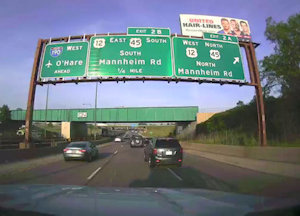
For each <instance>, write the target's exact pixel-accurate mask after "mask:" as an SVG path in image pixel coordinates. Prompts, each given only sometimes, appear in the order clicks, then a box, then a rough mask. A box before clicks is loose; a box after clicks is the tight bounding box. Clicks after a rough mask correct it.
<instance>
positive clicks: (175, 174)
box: [167, 168, 182, 181]
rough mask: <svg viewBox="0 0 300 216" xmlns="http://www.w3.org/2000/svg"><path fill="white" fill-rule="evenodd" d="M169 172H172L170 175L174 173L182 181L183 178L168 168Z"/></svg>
mask: <svg viewBox="0 0 300 216" xmlns="http://www.w3.org/2000/svg"><path fill="white" fill-rule="evenodd" d="M167 169H168V170H169V171H170V173H172V174H173V175H174V176H175V177H176V178H177V179H178V180H179V181H182V178H181V177H180V176H179V175H177V174H176V173H175V172H174V171H173V170H171V169H170V168H167Z"/></svg>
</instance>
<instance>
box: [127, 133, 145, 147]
mask: <svg viewBox="0 0 300 216" xmlns="http://www.w3.org/2000/svg"><path fill="white" fill-rule="evenodd" d="M130 147H131V148H133V147H144V139H143V137H142V136H139V135H134V136H132V137H131V140H130Z"/></svg>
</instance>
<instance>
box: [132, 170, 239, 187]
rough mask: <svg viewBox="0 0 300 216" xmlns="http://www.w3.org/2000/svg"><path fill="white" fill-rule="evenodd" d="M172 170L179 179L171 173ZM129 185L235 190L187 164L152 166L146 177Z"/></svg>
mask: <svg viewBox="0 0 300 216" xmlns="http://www.w3.org/2000/svg"><path fill="white" fill-rule="evenodd" d="M149 169H150V168H149ZM168 169H170V170H171V171H170V170H168ZM172 172H174V174H175V175H177V176H178V177H179V178H180V179H181V180H180V179H178V178H177V177H176V176H175V175H174V174H172ZM129 187H154V188H197V189H208V190H216V191H224V192H236V189H235V188H234V187H233V186H231V185H228V184H227V183H225V182H223V181H221V180H219V179H216V178H214V177H212V176H209V175H206V174H204V173H201V172H199V171H198V170H196V169H194V168H192V167H189V166H182V167H180V168H177V167H175V166H159V167H155V168H152V169H151V171H150V174H149V176H148V178H147V179H145V180H141V179H136V180H134V181H132V182H131V183H130V184H129Z"/></svg>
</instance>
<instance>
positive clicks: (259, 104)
mask: <svg viewBox="0 0 300 216" xmlns="http://www.w3.org/2000/svg"><path fill="white" fill-rule="evenodd" d="M244 47H245V50H246V55H247V61H248V67H249V73H250V77H251V81H252V82H254V83H255V84H256V85H255V93H256V108H257V120H258V137H259V143H260V146H267V133H266V121H265V107H264V99H263V94H262V87H261V83H260V77H259V70H258V65H257V61H256V55H255V49H254V46H253V44H252V43H250V44H247V45H246V46H244ZM252 79H253V80H252Z"/></svg>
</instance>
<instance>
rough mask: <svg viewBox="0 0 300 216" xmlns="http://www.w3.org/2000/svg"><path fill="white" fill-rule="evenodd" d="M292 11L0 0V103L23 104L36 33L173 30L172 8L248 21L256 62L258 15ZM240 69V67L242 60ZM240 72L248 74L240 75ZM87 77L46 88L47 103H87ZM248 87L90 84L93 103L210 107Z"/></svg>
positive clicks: (255, 3) (290, 6)
mask: <svg viewBox="0 0 300 216" xmlns="http://www.w3.org/2000/svg"><path fill="white" fill-rule="evenodd" d="M299 12H300V1H299V0H285V1H282V0H272V1H271V0H270V1H267V0H251V1H241V0H226V1H224V0H222V1H217V0H210V1H201V0H184V1H183V0H151V1H150V0H148V1H144V0H110V1H101V0H59V1H55V0H51V1H43V0H27V1H24V0H1V1H0V29H1V31H0V32H1V34H0V48H1V50H0V106H2V105H3V104H7V105H8V106H9V107H10V109H16V108H22V109H25V108H26V106H27V97H28V89H29V81H30V76H31V70H32V64H33V59H34V52H35V49H36V44H37V41H38V39H39V38H44V39H46V38H50V37H51V38H54V37H63V36H69V35H82V34H94V33H108V32H110V33H125V32H126V31H127V27H164V28H165V27H168V28H170V29H171V32H172V33H178V34H180V33H181V32H180V23H179V14H199V15H211V16H224V17H233V18H239V19H245V20H248V22H249V25H250V28H251V33H252V38H253V41H254V42H257V43H260V44H261V45H260V46H259V47H258V48H257V49H256V56H257V59H258V60H262V59H263V58H264V56H267V55H270V54H271V53H272V52H274V50H273V45H272V44H271V43H270V42H269V41H267V40H266V38H265V36H264V31H265V28H266V22H265V20H266V18H267V17H269V16H271V17H272V18H273V19H274V20H275V21H276V22H279V21H286V20H287V19H288V17H289V16H291V15H293V14H296V13H299ZM244 67H246V65H245V62H244ZM245 76H246V78H247V77H249V75H248V74H247V73H246V74H245ZM95 86H96V84H95V83H83V84H78V85H75V84H60V85H56V86H53V85H50V86H49V99H48V108H49V109H55V108H58V109H60V108H61V109H67V108H91V107H94V106H95ZM46 89H47V88H46V86H45V85H44V86H42V87H40V86H38V87H37V89H36V96H35V109H44V108H45V104H46ZM254 95H255V91H254V88H253V87H249V86H243V87H239V86H232V85H223V86H220V85H219V84H201V85H199V84H197V83H177V84H176V83H167V82H145V83H142V82H126V83H118V84H117V83H101V84H99V85H98V98H97V101H98V102H97V107H121V106H123V107H157V106H198V107H199V110H200V111H201V110H203V111H210V110H213V111H217V110H224V109H227V108H231V107H234V106H235V105H236V103H237V102H238V101H239V100H241V101H243V102H244V103H248V102H249V101H250V100H251V99H252V98H253V96H254Z"/></svg>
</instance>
